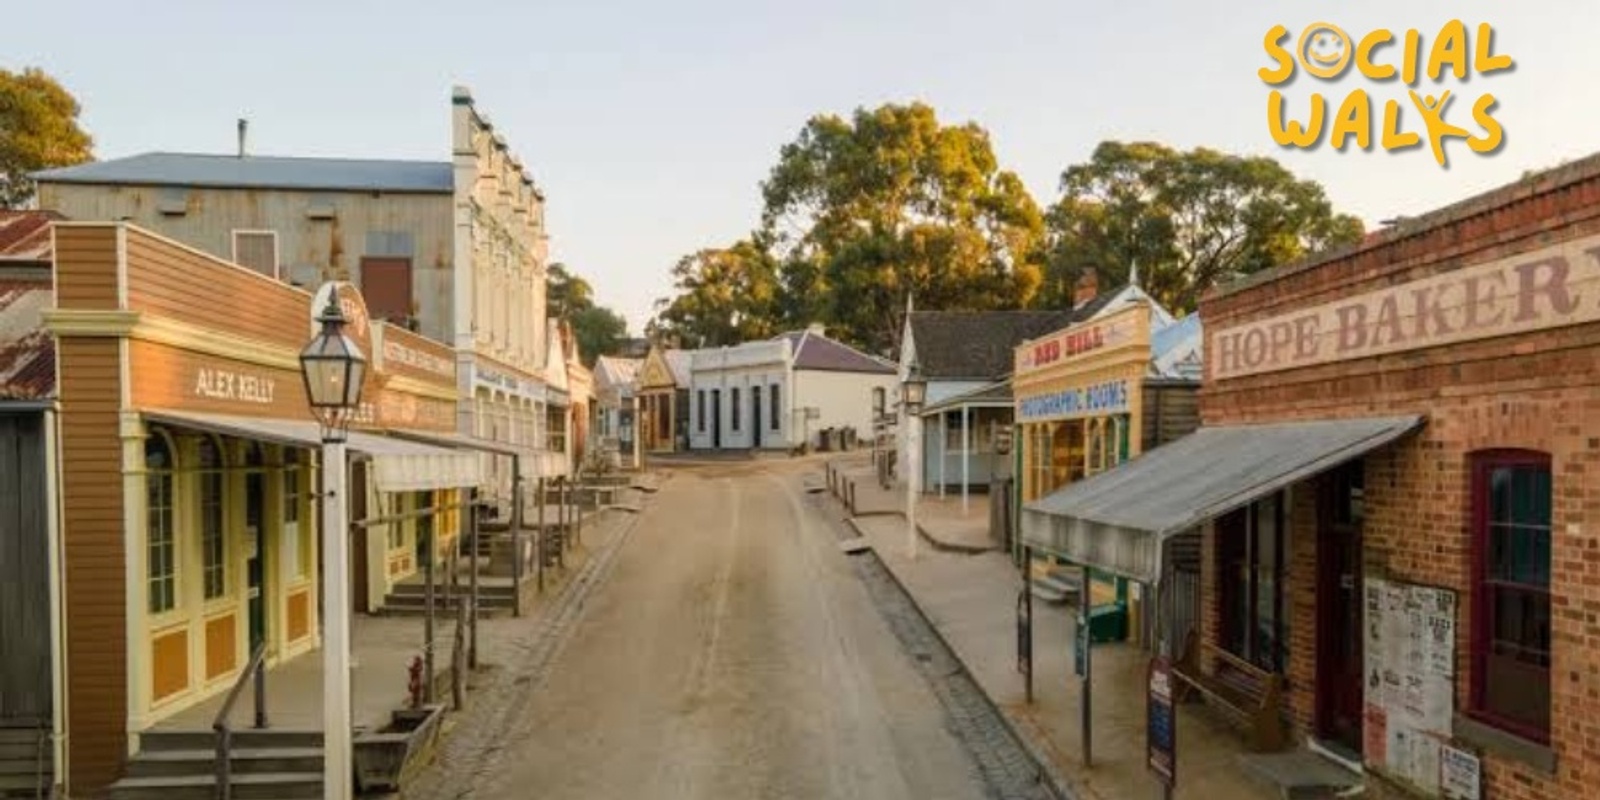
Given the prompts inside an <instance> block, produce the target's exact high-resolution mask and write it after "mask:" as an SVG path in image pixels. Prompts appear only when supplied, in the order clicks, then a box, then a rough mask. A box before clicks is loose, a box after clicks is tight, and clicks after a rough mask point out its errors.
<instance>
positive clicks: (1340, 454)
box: [1021, 416, 1422, 582]
mask: <svg viewBox="0 0 1600 800" xmlns="http://www.w3.org/2000/svg"><path fill="white" fill-rule="evenodd" d="M1421 425H1422V417H1416V416H1409V417H1380V418H1361V419H1342V420H1325V421H1314V422H1286V423H1274V424H1266V425H1219V426H1212V427H1204V428H1201V429H1199V430H1198V431H1195V432H1194V433H1192V434H1190V435H1188V436H1185V437H1183V438H1182V439H1178V440H1177V441H1174V442H1172V443H1170V444H1165V445H1162V446H1160V447H1157V448H1155V449H1153V450H1150V451H1148V452H1146V453H1144V454H1142V455H1140V456H1138V457H1137V458H1134V459H1133V460H1131V461H1129V462H1127V463H1125V464H1122V465H1121V466H1118V467H1117V468H1115V469H1111V470H1107V471H1105V472H1102V473H1100V474H1098V475H1095V476H1093V477H1090V478H1086V479H1084V480H1081V481H1077V482H1075V483H1072V484H1069V485H1068V486H1066V487H1065V488H1063V489H1061V490H1060V491H1058V492H1055V493H1054V494H1051V495H1049V496H1047V497H1044V498H1041V499H1039V500H1035V501H1034V502H1032V503H1028V504H1027V505H1025V506H1023V508H1022V520H1021V523H1022V526H1021V527H1022V540H1023V542H1024V543H1026V544H1028V545H1029V546H1031V547H1036V548H1039V549H1041V550H1044V551H1047V552H1050V553H1054V554H1057V555H1060V556H1063V557H1065V558H1068V559H1071V560H1073V561H1076V562H1078V563H1080V564H1087V565H1089V566H1092V567H1095V568H1097V569H1102V570H1106V571H1108V572H1112V573H1115V574H1118V575H1122V576H1124V577H1128V578H1132V579H1134V580H1138V581H1145V582H1154V581H1155V579H1156V577H1157V576H1158V575H1160V567H1161V552H1160V551H1161V542H1162V541H1164V540H1165V539H1167V538H1169V537H1171V536H1175V535H1177V534H1180V533H1183V532H1184V531H1187V530H1192V529H1194V528H1195V527H1196V526H1198V525H1201V524H1203V523H1205V522H1207V521H1208V520H1212V519H1215V518H1217V517H1219V516H1222V515H1223V514H1226V513H1228V512H1229V511H1232V510H1234V509H1236V508H1241V507H1243V506H1245V505H1247V504H1249V503H1251V502H1254V501H1256V500H1259V499H1261V498H1262V497H1265V496H1267V495H1269V494H1271V493H1273V492H1276V491H1278V490H1279V489H1282V488H1284V487H1286V486H1289V485H1291V484H1293V483H1296V482H1298V481H1302V480H1305V479H1306V478H1310V477H1312V476H1314V475H1317V474H1318V473H1321V472H1324V471H1326V470H1328V469H1331V468H1333V467H1336V466H1338V465H1340V464H1342V463H1344V462H1346V461H1349V460H1351V459H1353V458H1358V457H1360V456H1362V455H1365V454H1366V453H1369V452H1371V451H1373V450H1375V449H1377V448H1379V447H1382V446H1384V445H1386V444H1388V443H1390V442H1393V441H1394V440H1396V439H1398V438H1400V437H1401V436H1404V435H1406V434H1407V433H1410V432H1411V431H1414V430H1416V429H1417V428H1418V427H1420V426H1421Z"/></svg>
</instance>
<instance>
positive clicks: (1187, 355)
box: [1012, 293, 1201, 639]
mask: <svg viewBox="0 0 1600 800" xmlns="http://www.w3.org/2000/svg"><path fill="white" fill-rule="evenodd" d="M1152 328H1156V329H1158V331H1160V332H1161V333H1163V334H1165V335H1163V336H1161V338H1160V340H1159V344H1160V347H1161V349H1160V350H1158V349H1157V347H1156V345H1157V334H1155V333H1152ZM1200 335H1201V327H1200V325H1199V319H1198V317H1195V316H1192V315H1191V316H1190V317H1188V318H1186V319H1184V320H1182V321H1174V320H1172V318H1171V316H1170V315H1169V314H1167V313H1166V311H1165V310H1163V309H1161V308H1160V306H1159V305H1157V304H1155V303H1154V301H1152V300H1149V299H1147V298H1145V297H1144V296H1142V293H1141V295H1140V296H1129V297H1126V298H1124V299H1123V300H1121V301H1118V302H1116V303H1114V304H1109V305H1107V306H1105V307H1103V308H1102V309H1101V310H1100V311H1099V312H1098V313H1096V314H1094V315H1091V316H1089V317H1088V318H1087V319H1086V320H1084V321H1081V322H1078V323H1076V324H1073V325H1070V326H1068V327H1066V328H1063V329H1061V330H1059V331H1056V332H1054V333H1051V334H1049V335H1046V336H1043V337H1040V338H1038V339H1034V340H1032V341H1027V342H1024V343H1022V344H1020V345H1018V346H1017V348H1016V351H1015V356H1016V361H1015V372H1014V373H1013V375H1012V383H1013V386H1014V389H1013V392H1014V394H1015V398H1016V419H1017V424H1018V428H1019V430H1018V433H1017V441H1018V442H1019V446H1018V451H1019V459H1018V464H1019V465H1020V470H1021V480H1020V489H1019V492H1020V497H1021V500H1022V501H1023V502H1024V503H1027V502H1031V501H1035V500H1039V499H1041V498H1044V497H1047V496H1049V495H1050V494H1051V493H1053V492H1056V491H1058V490H1060V489H1062V488H1064V487H1067V486H1070V485H1072V484H1073V483H1075V482H1077V481H1082V480H1084V479H1085V478H1088V477H1090V476H1093V475H1096V474H1099V473H1102V472H1106V471H1107V470H1111V469H1114V468H1115V467H1116V466H1117V465H1119V464H1122V463H1123V462H1125V461H1128V460H1129V459H1131V458H1134V457H1136V456H1138V455H1139V454H1140V453H1143V452H1145V451H1146V450H1148V449H1150V448H1152V447H1155V446H1156V445H1158V444H1161V443H1162V442H1163V441H1170V440H1172V439H1175V438H1178V437H1181V436H1183V435H1185V434H1187V433H1189V432H1190V431H1192V430H1194V429H1195V428H1196V427H1198V426H1199V422H1200V420H1199V414H1198V413H1197V402H1196V395H1197V392H1198V390H1199V385H1200V383H1199V380H1198V377H1199V376H1198V369H1199V367H1200V364H1199V350H1200ZM1034 552H1035V554H1037V555H1045V556H1051V557H1054V558H1055V559H1059V560H1062V561H1065V562H1067V563H1076V561H1075V559H1074V556H1073V554H1071V553H1067V552H1063V551H1060V550H1056V549H1052V548H1051V547H1049V546H1038V545H1035V546H1034ZM1078 577H1079V576H1077V575H1071V576H1070V577H1068V578H1067V580H1068V581H1070V580H1072V579H1076V578H1078ZM1097 577H1100V578H1104V580H1102V581H1101V583H1103V584H1105V585H1107V586H1109V587H1110V589H1111V591H1112V592H1113V593H1114V596H1115V597H1116V598H1117V604H1118V605H1119V606H1120V607H1121V610H1122V611H1123V612H1126V614H1127V619H1128V621H1129V623H1130V624H1129V626H1128V628H1129V629H1128V631H1127V632H1128V634H1129V635H1131V636H1132V637H1133V638H1136V639H1137V638H1144V637H1145V636H1146V634H1147V633H1148V632H1149V628H1148V626H1146V625H1144V624H1143V622H1144V614H1143V612H1144V607H1143V606H1144V598H1145V596H1146V595H1147V593H1148V591H1147V590H1148V588H1149V587H1148V586H1145V585H1140V584H1138V583H1135V584H1133V585H1131V586H1130V585H1129V584H1128V583H1127V582H1126V581H1125V580H1124V579H1123V578H1122V577H1119V576H1115V575H1109V574H1107V575H1100V576H1097ZM1069 585H1070V584H1069ZM1077 585H1078V589H1079V592H1080V594H1081V595H1082V596H1087V597H1091V598H1092V597H1093V594H1092V592H1093V589H1094V587H1093V586H1090V585H1084V584H1082V583H1081V580H1080V581H1078V584H1077ZM1102 594H1103V593H1102Z"/></svg>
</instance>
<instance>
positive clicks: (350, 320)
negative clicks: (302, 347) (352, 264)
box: [306, 281, 373, 363]
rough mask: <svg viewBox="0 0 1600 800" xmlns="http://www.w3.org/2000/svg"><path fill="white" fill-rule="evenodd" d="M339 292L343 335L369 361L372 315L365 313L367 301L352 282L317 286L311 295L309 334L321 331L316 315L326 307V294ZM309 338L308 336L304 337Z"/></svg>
mask: <svg viewBox="0 0 1600 800" xmlns="http://www.w3.org/2000/svg"><path fill="white" fill-rule="evenodd" d="M330 292H338V293H339V310H340V311H342V312H344V318H345V325H344V335H346V336H348V337H350V340H351V341H353V342H355V343H356V346H357V347H359V348H361V353H362V355H364V356H366V357H367V361H368V362H369V363H370V362H371V361H372V358H373V352H372V317H371V316H370V315H368V314H367V301H366V300H365V299H363V298H362V297H361V291H360V290H359V289H357V288H356V287H355V285H354V284H351V283H346V282H344V281H329V282H327V283H324V284H322V285H321V286H319V287H317V293H316V294H314V295H312V296H311V335H312V336H315V335H317V334H318V333H320V332H321V331H322V323H320V322H318V321H317V317H320V316H322V311H323V309H325V308H327V307H328V294H329V293H330ZM306 338H307V339H309V338H310V337H309V336H308V337H306Z"/></svg>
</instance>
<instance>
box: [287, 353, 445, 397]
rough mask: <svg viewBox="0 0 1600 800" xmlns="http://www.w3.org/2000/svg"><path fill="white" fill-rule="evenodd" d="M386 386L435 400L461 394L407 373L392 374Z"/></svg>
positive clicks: (296, 364)
mask: <svg viewBox="0 0 1600 800" xmlns="http://www.w3.org/2000/svg"><path fill="white" fill-rule="evenodd" d="M297 358H298V356H297ZM299 368H300V365H299V362H298V361H297V362H296V363H295V369H299ZM384 388H385V389H388V390H390V391H396V392H404V393H405V394H411V395H416V396H418V397H431V398H433V399H435V400H450V401H455V400H457V399H459V398H460V395H459V394H457V392H456V389H455V388H453V387H452V388H449V389H446V388H443V387H440V386H435V385H433V384H431V383H425V382H423V381H420V380H417V379H416V378H409V377H406V376H405V375H393V374H391V375H390V377H389V382H388V383H387V384H385V386H384Z"/></svg>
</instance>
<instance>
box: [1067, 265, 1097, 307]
mask: <svg viewBox="0 0 1600 800" xmlns="http://www.w3.org/2000/svg"><path fill="white" fill-rule="evenodd" d="M1099 292H1100V278H1099V277H1098V276H1096V275H1095V274H1094V270H1092V269H1091V270H1089V271H1088V272H1085V273H1083V277H1081V278H1078V283H1077V285H1076V286H1074V287H1073V288H1072V307H1073V308H1083V307H1084V305H1085V304H1087V303H1088V302H1089V301H1090V300H1093V299H1094V296H1095V295H1096V294H1098V293H1099Z"/></svg>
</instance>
